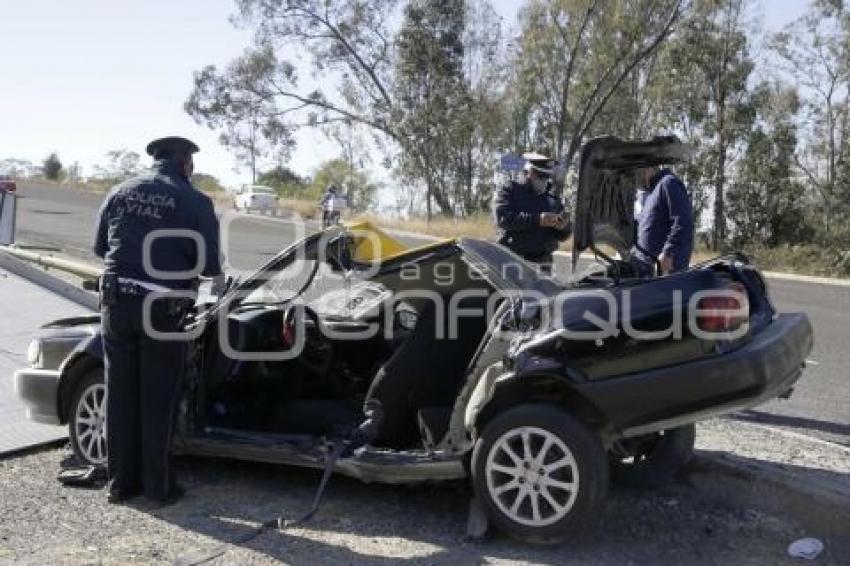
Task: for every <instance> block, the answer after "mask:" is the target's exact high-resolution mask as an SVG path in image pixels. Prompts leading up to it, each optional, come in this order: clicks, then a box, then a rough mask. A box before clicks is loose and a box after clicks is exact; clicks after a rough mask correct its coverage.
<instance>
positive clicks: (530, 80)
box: [512, 0, 682, 163]
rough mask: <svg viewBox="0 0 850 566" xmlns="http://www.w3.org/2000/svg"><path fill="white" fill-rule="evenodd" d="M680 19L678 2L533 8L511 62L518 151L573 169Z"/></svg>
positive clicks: (553, 2) (631, 0) (604, 1)
mask: <svg viewBox="0 0 850 566" xmlns="http://www.w3.org/2000/svg"><path fill="white" fill-rule="evenodd" d="M681 13H682V2H681V0H665V1H659V0H622V1H618V2H613V1H608V0H530V2H529V4H528V6H527V8H526V9H525V10H524V16H523V19H522V22H521V34H520V37H519V48H518V50H517V52H516V61H515V62H514V68H515V72H514V81H513V83H514V84H513V85H512V89H513V90H514V91H515V93H516V95H515V101H514V116H513V120H512V121H513V123H514V136H513V137H514V145H515V147H516V148H517V149H525V148H527V147H528V146H530V145H535V146H537V147H539V148H541V149H548V151H551V152H553V153H554V154H555V155H556V156H558V157H560V158H561V159H562V160H563V161H564V162H565V163H571V162H572V161H573V159H574V158H575V156H576V154H577V152H578V150H579V148H580V147H581V144H582V143H583V141H584V140H585V138H586V137H587V135H588V133H589V132H590V130H591V128H592V127H593V125H594V122H595V121H596V119H597V118H598V117H599V116H600V114H601V113H602V112H603V111H604V110H605V109H606V106H607V104H608V103H609V101H610V100H611V98H612V97H613V96H614V95H615V94H616V93H618V92H619V91H620V90H621V88H622V86H623V84H624V82H625V81H626V79H627V78H628V77H629V76H630V75H631V73H632V72H633V71H634V69H635V68H636V67H637V66H638V65H639V64H640V63H641V62H642V61H643V60H644V59H646V58H647V57H649V56H650V55H652V53H653V52H654V51H655V50H656V49H657V48H658V47H659V45H661V44H662V43H663V42H664V40H665V39H666V38H667V37H668V36H669V34H670V33H671V30H672V29H673V26H674V24H675V23H676V22H677V20H678V19H679V17H680V15H681Z"/></svg>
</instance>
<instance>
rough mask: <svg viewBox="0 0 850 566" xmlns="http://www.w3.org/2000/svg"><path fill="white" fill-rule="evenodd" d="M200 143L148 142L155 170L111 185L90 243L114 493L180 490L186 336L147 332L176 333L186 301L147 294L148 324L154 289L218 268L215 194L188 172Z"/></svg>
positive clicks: (113, 496) (171, 496)
mask: <svg viewBox="0 0 850 566" xmlns="http://www.w3.org/2000/svg"><path fill="white" fill-rule="evenodd" d="M197 151H198V146H197V145H195V144H194V143H192V142H191V141H189V140H187V139H185V138H180V137H167V138H162V139H158V140H155V141H153V142H151V143H150V144H149V145H148V146H147V153H148V155H151V156H152V157H153V158H154V160H155V162H154V165H153V167H152V169H151V171H150V172H148V173H145V174H143V175H140V176H138V177H136V178H133V179H130V180H128V181H125V182H124V183H121V184H120V185H118V186H116V187H115V188H113V189H112V191H111V192H110V193H109V196H108V197H107V198H106V200H105V201H104V203H103V206H102V207H101V209H100V214H99V218H98V222H97V228H96V233H95V241H94V252H95V254H97V255H98V256H100V257H102V258H103V260H104V266H105V270H104V274H103V277H102V278H101V310H102V324H103V349H104V361H105V370H106V390H107V409H106V412H107V417H106V418H107V423H108V424H107V442H108V460H107V464H108V473H109V477H110V482H109V494H108V498H109V501H110V502H120V501H123V500H126V499H128V498H130V497H134V496H135V495H138V494H140V493H144V495H145V496H146V497H148V498H150V499H153V500H157V501H160V502H163V503H169V502H172V501H174V500H176V499H177V498H179V496H180V489H179V488H178V486H177V483H176V481H175V478H174V475H173V473H172V471H171V466H170V457H169V452H170V441H171V432H172V430H171V429H172V424H173V421H174V416H175V411H176V405H177V402H178V399H179V395H180V390H181V379H182V376H183V371H184V364H185V361H186V342H185V341H182V340H175V339H171V340H163V339H158V337H157V336H156V335H153V334H152V332H151V331H152V330H154V331H156V332H172V333H173V332H178V331H179V330H180V328H179V322H180V318H182V315H181V312H180V310H181V308H185V307H186V300H185V298H184V299H182V300H181V299H176V298H167V297H166V298H162V297H160V296H159V295H157V296H154V297H151V298H150V299H154V300H153V301H152V302H150V304H149V305H147V308H148V309H149V312H148V314H149V318H148V320H149V326H148V324H147V323H146V321H145V318H146V317H145V316H144V314H145V313H144V312H143V311H144V309H145V308H146V307H145V297H146V296H147V295H149V294H150V293H152V292H159V293H168V292H171V291H175V290H176V291H184V292H185V291H187V290H190V289H191V287H192V285H193V283H194V279H195V277H194V276H189V275H187V274H188V273H190V272H192V271H193V270H196V271H197V269H196V268H197V267H200V269H199V270H200V274H202V275H205V276H211V277H215V276H219V275H220V274H221V262H220V258H219V233H218V220H217V219H216V216H215V214H214V211H213V204H212V201H211V200H210V199H209V197H207V196H206V195H204V194H203V193H201V192H200V191H198V190H197V189H195V188H194V187H193V186H192V184H191V183H190V181H189V178H190V176H191V175H192V171H193V167H194V165H193V161H192V154H194V153H195V152H197ZM159 230H171V231H173V230H185V231H187V232H186V233H185V234H183V235H180V234H175V233H174V232H172V233H171V234H170V235H169V234H167V233H165V232H158V231H159ZM191 235H195V238H192V237H190V236H191ZM146 239H147V242H146ZM146 243H147V245H148V246H149V253H147V254H145V249H144V248H145V246H146ZM145 256H147V257H145ZM169 272H171V273H174V274H176V275H177V277H180V278H179V279H175V278H174V277H172V276H171V275H169ZM179 272H182V273H179ZM159 338H161V337H159Z"/></svg>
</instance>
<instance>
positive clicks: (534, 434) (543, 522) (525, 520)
mask: <svg viewBox="0 0 850 566" xmlns="http://www.w3.org/2000/svg"><path fill="white" fill-rule="evenodd" d="M485 474H486V480H487V489H488V490H489V492H490V495H491V497H492V499H493V501H494V502H495V503H496V505H497V506H498V507H499V509H500V510H501V512H502V513H504V514H505V515H506V516H507V517H508V518H510V519H511V520H512V521H515V522H517V523H520V524H522V525H526V526H530V527H545V526H547V525H551V524H553V523H556V522H558V521H559V520H561V519H562V518H563V517H565V516H566V515H567V513H569V512H570V509H572V507H573V505H574V504H575V501H576V496H577V495H578V490H579V472H578V465H577V464H576V460H575V457H574V456H573V453H572V451H570V449H569V447H568V446H567V445H566V443H565V442H564V441H563V440H561V439H560V438H559V437H558V436H557V435H555V434H553V433H552V432H549V431H548V430H545V429H542V428H538V427H530V426H529V427H519V428H514V429H511V430H508V431H507V432H505V433H504V434H502V435H501V436H500V437H499V438H498V439H497V440H496V442H494V443H493V446H492V448H491V449H490V451H489V453H488V454H487V460H486V463H485Z"/></svg>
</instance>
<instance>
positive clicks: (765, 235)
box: [728, 85, 812, 246]
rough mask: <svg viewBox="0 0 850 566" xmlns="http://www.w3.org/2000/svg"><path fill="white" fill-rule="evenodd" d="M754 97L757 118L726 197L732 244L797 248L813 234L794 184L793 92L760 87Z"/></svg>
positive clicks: (801, 189)
mask: <svg viewBox="0 0 850 566" xmlns="http://www.w3.org/2000/svg"><path fill="white" fill-rule="evenodd" d="M759 91H760V92H759V93H758V98H759V99H760V101H759V104H758V106H759V109H760V112H759V114H760V117H759V120H758V123H757V124H756V127H755V129H753V131H752V132H750V134H749V136H748V137H747V149H746V151H745V153H744V156H743V158H742V159H741V162H740V166H739V171H738V175H737V178H736V179H735V181H734V182H733V183H732V185H731V186H730V191H729V206H728V211H729V218H730V219H731V220H732V223H733V226H734V230H735V244H736V245H738V246H741V245H746V244H748V243H752V242H757V243H761V244H764V245H767V246H776V245H779V244H784V243H798V242H800V241H805V240H807V239H809V238H810V237H811V234H812V230H811V228H810V227H809V225H808V224H807V222H806V219H805V213H804V209H805V200H804V195H805V190H804V187H803V185H802V184H801V183H800V182H798V181H797V180H796V179H795V178H794V177H795V176H794V154H795V151H796V146H797V134H796V130H797V127H796V124H795V122H794V118H795V115H796V113H797V110H798V108H799V100H798V98H797V93H796V92H795V90H794V89H789V88H781V87H777V86H769V85H763V86H762V87H761V88H760V89H759Z"/></svg>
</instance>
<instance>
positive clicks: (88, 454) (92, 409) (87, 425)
mask: <svg viewBox="0 0 850 566" xmlns="http://www.w3.org/2000/svg"><path fill="white" fill-rule="evenodd" d="M68 437H69V438H70V440H71V449H72V450H73V451H74V455H75V456H76V457H77V459H78V460H79V461H80V462H81V463H83V464H86V465H97V466H99V465H104V464H106V382H105V381H104V374H103V368H96V369H93V370H91V371H90V372H88V373H87V374H85V375H84V376H83V378H82V379H80V381H79V383H77V386H76V387H75V388H74V393H73V395H72V396H71V404H70V409H69V411H68Z"/></svg>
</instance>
